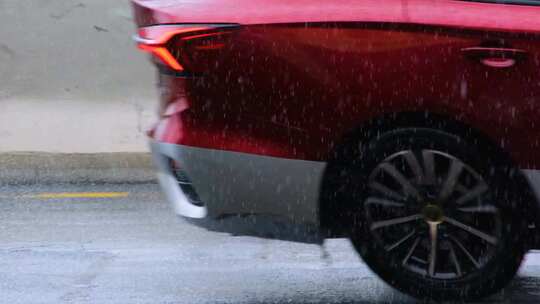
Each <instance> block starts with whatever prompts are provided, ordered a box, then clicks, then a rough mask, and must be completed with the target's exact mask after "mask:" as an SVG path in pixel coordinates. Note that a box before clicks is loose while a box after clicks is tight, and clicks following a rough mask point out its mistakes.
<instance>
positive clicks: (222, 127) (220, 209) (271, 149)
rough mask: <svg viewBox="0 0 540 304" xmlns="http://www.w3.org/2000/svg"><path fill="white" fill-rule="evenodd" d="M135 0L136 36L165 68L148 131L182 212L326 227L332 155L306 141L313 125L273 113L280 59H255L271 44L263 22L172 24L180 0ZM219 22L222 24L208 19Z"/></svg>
mask: <svg viewBox="0 0 540 304" xmlns="http://www.w3.org/2000/svg"><path fill="white" fill-rule="evenodd" d="M175 3H176V4H174V5H176V6H177V7H181V6H182V4H181V3H180V4H179V3H178V2H175ZM133 4H134V11H135V16H136V21H137V24H138V26H139V27H138V30H137V34H136V35H135V37H134V39H135V41H136V42H137V45H138V47H139V48H140V49H141V50H143V51H145V52H148V53H149V54H151V55H152V56H151V60H152V61H153V62H154V63H155V65H156V67H157V69H158V89H159V94H160V103H159V107H158V114H159V117H160V118H159V121H158V123H157V124H156V125H155V126H154V128H153V129H152V130H151V131H150V132H149V134H150V137H151V148H152V153H153V158H154V162H155V164H156V165H157V167H158V177H159V182H160V185H161V187H162V189H163V191H164V193H165V194H166V196H167V199H168V200H169V201H170V202H171V203H172V205H173V207H174V210H175V212H176V213H177V214H178V215H182V216H185V217H188V218H193V219H202V218H207V219H208V218H209V219H215V218H220V217H224V216H228V215H253V214H257V215H266V216H270V217H275V218H279V219H280V220H286V221H287V222H292V223H294V224H300V225H302V226H305V227H309V230H313V231H315V230H317V226H318V214H317V205H318V195H319V185H320V180H321V179H322V175H323V171H324V167H325V163H324V162H323V161H321V160H320V159H318V158H316V157H308V156H307V155H306V154H305V151H306V150H307V149H306V148H300V147H301V146H304V147H306V146H307V145H308V144H309V142H308V141H307V138H308V137H307V134H306V133H305V132H303V131H302V130H298V129H295V128H292V127H290V126H287V125H284V124H283V123H280V122H278V121H276V120H275V117H271V116H269V115H267V114H268V113H269V111H275V105H272V104H269V103H267V102H266V101H268V99H269V98H271V97H270V96H271V95H272V94H273V92H274V91H273V90H274V89H275V88H272V78H275V77H276V75H275V74H273V73H264V72H263V69H266V70H267V71H268V68H269V67H270V66H271V65H273V64H279V63H278V62H267V64H266V65H265V66H260V65H257V64H256V63H254V62H253V61H254V60H255V59H254V58H255V57H257V61H259V59H260V58H261V54H264V52H262V53H261V52H260V51H261V50H260V49H261V48H265V47H267V46H266V45H264V44H262V43H261V40H260V38H261V36H263V35H262V34H261V31H264V30H265V27H264V25H262V26H255V27H254V28H255V29H254V30H252V27H250V26H246V25H245V24H239V23H236V22H222V21H227V20H228V19H227V20H225V18H217V17H212V18H210V17H209V18H208V19H200V21H204V22H205V23H200V22H195V20H189V18H187V19H188V20H187V22H181V20H178V17H174V18H173V22H172V23H170V21H171V20H170V19H167V18H169V17H168V16H167V12H170V11H171V8H170V6H168V5H173V4H172V2H171V3H168V2H167V1H134V2H133ZM165 8H166V10H162V9H165ZM194 9H196V8H194ZM231 19H234V18H231ZM212 20H216V21H218V20H220V22H215V23H214V22H210V23H206V22H207V21H212ZM259 62H260V61H259ZM257 77H259V78H257ZM261 84H263V86H262V87H261ZM266 86H268V87H266ZM274 86H275V83H274ZM276 101H278V100H276ZM293 142H294V145H293V144H292V143H293ZM314 154H315V153H313V155H314Z"/></svg>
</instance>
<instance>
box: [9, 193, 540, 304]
mask: <svg viewBox="0 0 540 304" xmlns="http://www.w3.org/2000/svg"><path fill="white" fill-rule="evenodd" d="M60 192H69V193H73V192H114V193H116V195H117V196H118V197H110V198H103V197H99V195H98V197H92V198H58V197H57V195H56V193H60ZM118 192H120V194H119V193H118ZM43 193H53V195H49V194H43ZM114 193H113V194H110V193H109V194H107V193H103V194H102V196H107V195H109V196H114V195H115V194H114ZM0 303H167V304H172V303H194V304H196V303H254V304H257V303H415V301H414V300H413V299H411V298H409V297H407V296H405V295H403V294H401V293H399V292H397V291H394V290H392V289H391V288H389V287H387V286H386V285H385V284H384V283H382V282H381V281H380V280H379V279H377V278H376V277H375V276H374V275H373V274H372V273H371V272H370V271H369V270H368V269H367V267H366V266H365V265H364V264H363V263H362V262H361V261H360V260H359V259H358V257H357V256H356V254H355V253H354V252H353V250H352V248H351V246H350V244H349V243H348V242H347V241H346V240H342V239H338V240H328V241H326V242H325V244H324V248H321V246H318V245H313V244H303V243H294V242H286V241H276V240H266V239H259V238H254V237H245V236H230V235H228V234H225V233H216V232H210V231H207V230H205V229H203V228H200V227H195V226H192V225H190V224H189V223H187V222H185V221H184V220H181V219H178V218H176V217H175V216H174V215H173V214H172V213H171V212H170V210H169V207H168V205H167V204H166V203H165V202H164V200H163V197H162V196H161V195H160V193H159V191H158V188H157V186H156V185H86V186H74V185H49V186H24V187H22V186H16V187H15V186H9V187H8V186H4V187H0ZM484 303H540V252H539V253H531V254H529V255H528V256H527V261H526V262H525V264H524V265H523V267H522V269H521V271H520V274H519V276H518V277H517V278H516V279H515V280H514V281H513V283H512V284H511V285H510V287H508V288H507V289H506V290H505V291H504V292H503V293H500V294H497V295H495V296H493V297H491V298H489V299H486V300H485V301H484Z"/></svg>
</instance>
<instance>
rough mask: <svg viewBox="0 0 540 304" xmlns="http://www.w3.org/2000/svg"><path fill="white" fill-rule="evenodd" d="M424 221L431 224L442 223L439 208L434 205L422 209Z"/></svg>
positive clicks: (440, 209)
mask: <svg viewBox="0 0 540 304" xmlns="http://www.w3.org/2000/svg"><path fill="white" fill-rule="evenodd" d="M422 215H423V217H424V220H425V221H426V222H428V223H432V224H440V223H442V221H443V217H444V213H443V210H442V208H441V207H440V206H438V205H436V204H427V205H426V206H425V207H424V208H422Z"/></svg>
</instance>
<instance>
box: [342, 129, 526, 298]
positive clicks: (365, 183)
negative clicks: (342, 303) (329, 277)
mask: <svg viewBox="0 0 540 304" xmlns="http://www.w3.org/2000/svg"><path fill="white" fill-rule="evenodd" d="M475 144H476V142H466V141H465V140H463V139H462V138H460V137H458V136H455V135H452V134H448V133H445V132H441V131H437V130H433V129H416V128H407V129H400V130H395V131H390V132H386V133H384V134H382V135H380V136H378V137H376V138H373V139H371V140H370V141H369V142H367V143H364V144H363V145H361V146H360V149H359V155H358V156H357V157H356V158H355V159H353V160H351V161H349V162H348V164H347V165H344V166H341V167H340V168H339V169H337V171H339V173H338V174H334V175H335V176H339V181H338V184H340V187H338V189H337V190H336V196H335V197H334V198H335V199H338V200H339V201H340V202H341V204H342V206H344V207H346V209H347V213H348V215H349V217H348V219H349V224H348V226H349V232H350V239H351V241H352V243H353V245H354V247H355V249H356V250H357V251H358V253H359V254H360V255H361V257H362V258H363V260H364V261H365V262H366V264H367V265H368V266H369V267H370V268H371V269H372V270H373V271H374V272H375V273H376V274H377V275H378V276H380V278H382V279H383V280H384V281H385V282H386V283H388V284H389V285H391V286H393V287H395V288H397V289H398V290H400V291H402V292H405V293H407V294H409V295H412V296H415V297H418V298H421V299H430V300H461V301H468V300H474V299H478V298H481V297H484V296H486V295H489V294H492V293H494V292H496V291H498V290H500V289H501V288H503V287H504V286H505V285H506V284H507V283H508V282H509V281H510V280H511V279H512V278H513V277H514V276H515V274H516V272H517V270H518V268H519V266H520V263H521V261H522V259H523V256H524V254H525V252H526V246H525V244H526V236H527V222H526V221H525V220H524V218H526V213H527V211H528V210H526V209H527V208H526V207H525V206H526V204H525V203H524V202H522V200H521V199H520V197H519V192H520V189H519V187H518V186H517V183H514V180H516V179H517V178H515V175H516V174H520V173H519V171H516V170H513V169H512V166H511V164H510V162H509V161H508V160H507V159H505V158H504V157H501V155H500V154H499V153H498V151H496V149H493V148H490V147H488V146H486V145H475ZM400 151H411V153H413V155H416V156H418V155H421V156H422V157H424V156H423V155H424V153H425V154H426V156H425V157H426V159H422V161H425V163H421V168H422V170H424V171H421V173H419V175H420V176H419V177H418V184H416V186H415V187H417V190H415V191H416V192H415V191H412V190H410V189H409V190H407V191H408V192H410V193H413V194H414V193H416V194H415V195H413V194H411V196H409V195H404V196H403V197H405V199H403V200H402V201H399V205H397V204H393V205H392V204H389V203H388V201H387V200H386V199H381V200H379V199H377V198H376V197H377V196H379V195H383V196H384V195H387V194H392V193H391V192H387V191H386V192H380V191H381V190H380V187H379V188H377V187H375V184H376V183H378V180H377V179H381V180H384V181H387V183H389V184H390V185H391V184H392V179H394V182H395V181H397V180H395V178H394V177H392V176H391V174H389V173H388V172H390V171H388V170H387V169H388V165H387V163H391V164H392V166H394V168H397V167H398V166H400V165H399V162H400V161H401V162H402V163H403V165H402V167H400V168H402V170H403V172H402V173H403V174H402V176H406V178H407V179H408V180H409V181H410V180H412V179H414V178H416V177H415V176H414V173H415V172H419V171H418V170H417V171H414V170H413V169H412V167H413V166H412V165H410V164H411V163H407V162H406V156H405V155H406V154H408V153H409V152H402V153H401V154H399V153H398V154H396V153H397V152H400ZM413 151H414V152H413ZM426 151H427V152H426ZM439 152H440V153H439ZM419 153H420V154H419ZM429 153H432V154H433V155H432V156H429ZM396 155H397V156H396ZM448 156H450V157H448ZM399 157H401V158H402V159H400V158H399ZM407 157H408V156H407ZM429 158H435V159H436V161H435V162H436V163H437V162H438V163H437V165H435V167H437V166H439V167H442V168H446V169H447V171H446V172H447V173H446V175H445V176H446V178H442V177H441V178H435V179H433V178H431V179H430V182H429V183H428V182H425V181H427V180H428V177H427V176H428V175H429V174H430V173H428V171H427V170H426V168H427V167H428V166H429V165H428V164H427V163H429V160H428V159H429ZM445 159H447V160H446V162H448V164H447V165H445V164H446V163H445ZM407 161H408V160H407ZM458 161H461V162H462V163H463V164H464V165H465V167H464V166H462V165H459V163H457V162H458ZM452 166H455V167H456V168H459V166H461V170H462V171H460V172H459V173H456V174H455V175H456V176H455V178H454V179H455V182H449V180H450V176H451V175H452V174H451V173H450V171H451V167H452ZM417 168H418V167H417ZM407 170H409V171H407ZM437 170H441V176H442V175H444V174H443V172H445V171H444V170H442V169H440V168H439V169H434V170H431V172H435V171H437ZM456 170H457V169H456ZM337 171H336V172H337ZM381 172H382V173H381ZM407 174H409V175H407ZM431 175H433V174H431ZM470 176H473V177H470ZM480 177H481V179H480ZM475 178H477V179H476V180H475ZM422 179H423V180H422ZM435 180H437V182H435ZM439 180H440V182H439ZM483 181H485V184H486V186H487V187H489V188H488V190H485V192H482V194H478V197H473V198H472V199H469V200H465V198H464V196H465V195H466V194H467V193H472V192H473V190H474V189H476V188H473V187H472V186H471V188H467V187H466V186H463V184H464V183H465V184H467V183H469V182H470V183H471V185H473V184H481V183H482V182H483ZM334 182H336V181H335V180H334ZM415 183H416V182H415ZM430 183H431V184H430ZM370 185H371V186H370ZM395 185H397V186H396V187H395V188H393V189H408V188H407V187H405V186H404V184H401V183H400V182H397V183H395ZM436 185H438V186H436ZM373 187H375V188H377V189H379V190H374V189H373ZM388 187H390V186H388ZM475 187H476V186H475ZM477 188H480V186H478V187H477ZM441 189H447V190H448V189H450V190H448V191H454V192H455V193H454V192H452V194H448V195H447V194H446V192H448V191H445V190H441ZM471 189H473V190H471ZM458 190H460V191H461V192H458ZM404 191H405V190H404ZM432 192H433V193H435V194H432ZM383 193H384V194H383ZM403 193H404V192H401V193H400V194H403ZM418 193H421V194H418ZM443 193H444V194H443ZM411 197H412V198H411ZM368 200H369V201H368ZM436 200H441V201H443V202H431V201H436ZM381 202H382V203H381ZM371 203H374V204H371ZM383 203H384V204H383ZM458 203H459V204H458ZM379 204H381V205H379ZM428 205H429V206H428ZM403 206H406V207H403ZM467 206H472V207H467ZM392 208H394V209H392ZM401 208H404V209H401ZM415 208H416V209H419V210H418V213H419V214H420V215H421V217H422V218H421V219H414V220H412V221H411V222H405V223H399V224H396V223H395V221H394V222H393V223H392V224H391V225H388V223H389V221H387V220H385V219H386V217H388V219H391V220H392V221H393V219H394V218H397V217H396V215H395V214H405V213H406V212H409V211H410V210H415ZM404 210H405V211H404ZM463 210H466V211H463ZM481 210H482V211H481ZM412 212H414V211H412ZM446 212H448V214H446ZM439 213H440V214H439ZM457 216H461V219H463V220H462V221H461V222H459V221H456V220H455V219H452V217H457ZM402 218H403V217H402ZM376 219H377V220H376ZM381 219H382V220H381ZM443 219H444V220H443ZM458 219H460V218H459V217H458ZM450 221H452V222H451V223H450ZM423 222H425V224H426V229H428V233H427V235H426V232H425V231H424V228H423V227H424V226H423V224H422V223H423ZM457 222H459V223H466V225H468V227H473V228H474V229H477V230H476V231H475V232H474V233H472V232H470V231H471V230H466V229H469V228H466V229H465V228H463V226H461V227H456V226H454V224H455V223H457ZM384 225H388V226H384ZM405 226H407V227H405ZM433 227H435V228H433ZM475 227H477V228H475ZM482 229H485V230H486V231H489V233H487V232H486V233H485V236H484V235H481V236H482V237H478V232H477V231H483V230H482ZM400 233H403V234H405V233H406V234H405V236H403V234H401V235H400ZM490 233H491V234H490ZM409 234H413V237H410V238H408V239H405V237H406V236H407V235H409ZM398 235H399V238H398ZM403 239H405V241H403ZM413 239H414V241H413ZM417 239H420V240H418V241H417ZM426 239H427V241H426ZM388 240H392V242H389V241H388ZM396 240H397V241H396ZM399 241H403V242H402V243H399ZM397 243H399V245H397V246H396V247H392V246H395V245H396V244H397ZM415 243H416V245H415ZM426 244H427V245H426ZM459 244H461V245H463V246H462V247H460V245H459ZM428 245H429V246H428ZM467 246H470V248H467ZM477 247H478V248H477ZM431 248H435V250H432V249H431ZM462 248H465V249H464V250H462V251H459V252H458V250H461V249H462ZM424 251H427V255H426V253H425V252H424ZM466 251H467V252H469V255H467V253H466ZM409 252H413V253H409ZM473 253H478V257H476V256H474V254H473ZM482 254H484V255H485V256H483V255H482ZM416 255H417V256H416ZM441 256H442V258H441ZM470 256H472V257H473V258H472V259H471V258H470ZM424 257H425V258H424ZM405 258H406V259H405ZM437 258H438V260H437ZM445 259H446V260H445ZM460 259H461V260H460ZM456 260H457V262H456ZM479 261H481V262H482V263H480V262H479ZM423 265H425V269H423V268H422V267H424V266H423ZM437 268H439V269H437ZM452 268H454V270H452ZM443 271H444V272H443ZM439 272H440V273H439ZM452 272H453V273H452Z"/></svg>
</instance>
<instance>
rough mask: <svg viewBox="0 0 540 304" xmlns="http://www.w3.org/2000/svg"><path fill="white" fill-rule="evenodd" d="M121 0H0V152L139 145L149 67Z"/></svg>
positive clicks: (152, 96)
mask: <svg viewBox="0 0 540 304" xmlns="http://www.w3.org/2000/svg"><path fill="white" fill-rule="evenodd" d="M134 32H135V27H134V24H133V21H132V17H131V6H130V4H129V2H128V1H127V0H75V1H72V0H0V152H11V151H43V152H53V153H56V152H63V153H99V152H141V151H146V150H147V147H146V139H145V136H144V133H143V132H144V130H145V129H146V128H147V127H148V126H149V124H150V122H151V121H152V120H153V116H154V109H155V103H156V102H155V100H156V96H157V95H156V93H155V89H154V83H155V80H154V76H155V72H154V69H153V67H152V66H151V64H150V63H149V61H148V60H147V58H146V56H145V55H144V54H142V53H140V52H139V51H137V50H136V48H135V46H134V43H133V42H132V40H131V36H132V35H133V34H134Z"/></svg>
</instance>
